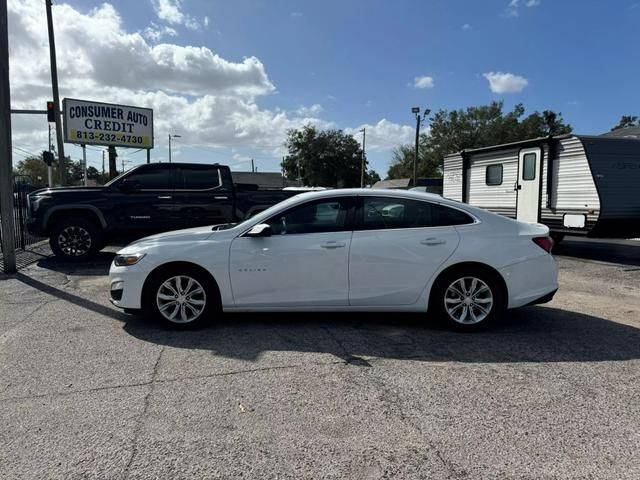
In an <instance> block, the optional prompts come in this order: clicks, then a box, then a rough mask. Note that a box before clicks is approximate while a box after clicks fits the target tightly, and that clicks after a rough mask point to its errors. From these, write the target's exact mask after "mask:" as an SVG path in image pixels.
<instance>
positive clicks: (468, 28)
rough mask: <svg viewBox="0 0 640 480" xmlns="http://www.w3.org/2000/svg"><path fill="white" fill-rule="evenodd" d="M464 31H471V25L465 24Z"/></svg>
mask: <svg viewBox="0 0 640 480" xmlns="http://www.w3.org/2000/svg"><path fill="white" fill-rule="evenodd" d="M462 30H471V25H470V24H468V23H465V24H464V25H462Z"/></svg>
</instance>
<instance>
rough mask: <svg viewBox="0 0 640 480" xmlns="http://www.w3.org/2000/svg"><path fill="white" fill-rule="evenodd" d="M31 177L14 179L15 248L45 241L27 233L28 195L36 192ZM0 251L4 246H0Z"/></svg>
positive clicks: (17, 176)
mask: <svg viewBox="0 0 640 480" xmlns="http://www.w3.org/2000/svg"><path fill="white" fill-rule="evenodd" d="M36 188H37V187H35V186H33V185H32V184H31V180H30V178H29V177H27V176H24V175H14V177H13V223H14V228H15V235H14V238H15V248H17V249H22V250H24V249H25V248H27V247H29V246H30V245H33V244H35V243H37V242H40V241H42V240H43V238H42V237H37V236H35V235H31V234H30V233H29V232H28V231H27V217H28V208H29V204H28V200H27V195H29V193H30V192H32V191H34V190H36ZM0 249H2V246H1V244H0Z"/></svg>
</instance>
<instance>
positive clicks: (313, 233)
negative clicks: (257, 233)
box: [229, 197, 352, 307]
mask: <svg viewBox="0 0 640 480" xmlns="http://www.w3.org/2000/svg"><path fill="white" fill-rule="evenodd" d="M350 204H351V200H350V199H349V198H346V197H333V198H326V199H322V200H316V201H311V202H308V203H304V204H302V205H297V206H295V207H292V208H291V209H289V210H286V211H285V212H282V213H279V214H276V215H275V216H274V217H272V218H271V219H269V220H267V221H266V222H264V223H268V224H269V225H270V226H271V230H272V236H270V237H258V238H256V237H246V236H243V235H241V236H240V237H238V238H236V239H235V240H234V241H233V243H232V244H231V256H230V262H229V271H230V277H231V286H232V289H233V298H234V302H235V305H236V306H237V307H257V306H260V307H268V306H278V307H280V306H282V307H287V306H322V305H337V306H344V305H347V304H348V296H349V246H350V244H351V234H352V232H351V227H350V225H349V224H350V222H349V221H348V220H349V219H348V217H349V213H350V209H351V208H350Z"/></svg>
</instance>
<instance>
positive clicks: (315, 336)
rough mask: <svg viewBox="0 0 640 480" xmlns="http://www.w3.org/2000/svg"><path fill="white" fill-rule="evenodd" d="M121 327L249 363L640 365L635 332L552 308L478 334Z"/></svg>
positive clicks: (248, 321)
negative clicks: (276, 354) (332, 359)
mask: <svg viewBox="0 0 640 480" xmlns="http://www.w3.org/2000/svg"><path fill="white" fill-rule="evenodd" d="M124 328H125V330H126V331H127V332H128V333H129V334H131V335H133V336H134V337H136V338H139V339H141V340H144V341H148V342H153V343H157V344H161V345H167V346H171V347H175V348H184V349H200V350H209V351H210V352H211V354H212V355H214V356H223V357H230V358H238V359H245V360H250V361H254V360H256V359H258V357H259V356H260V355H261V354H262V353H263V352H267V351H297V352H318V353H329V354H333V355H335V356H336V357H339V358H341V359H343V360H344V361H345V362H347V363H350V364H356V365H362V366H368V365H369V363H368V362H367V361H366V359H367V358H369V357H378V358H391V359H412V360H418V361H425V362H470V363H475V362H479V363H482V362H593V361H598V362H599V361H618V360H632V359H638V358H640V329H637V328H634V327H631V326H626V325H622V324H619V323H616V322H612V321H609V320H605V319H602V318H597V317H593V316H589V315H583V314H580V313H576V312H570V311H565V310H560V309H556V308H549V307H528V308H524V309H521V310H516V311H513V312H510V313H509V314H508V315H507V318H506V319H505V320H504V321H503V322H502V323H501V324H499V325H496V326H495V327H493V328H492V329H490V330H488V331H485V332H481V333H475V334H460V333H455V332H451V331H449V330H446V329H444V328H443V327H441V326H439V324H438V323H436V322H430V321H428V320H427V319H426V318H425V317H424V316H420V315H413V314H393V313H378V314H372V313H366V314H365V313H357V314H353V313H352V314H348V315H347V314H335V313H331V314H323V313H317V314H316V313H314V314H309V313H304V314H302V313H297V314H289V313H287V314H227V315H225V316H224V317H223V319H222V320H221V321H219V322H217V323H216V324H214V325H213V326H211V327H210V328H208V329H205V330H199V331H184V332H181V331H167V330H163V329H161V328H158V327H156V326H155V325H153V324H152V323H149V322H146V321H144V320H143V319H141V318H137V317H130V318H129V319H128V320H127V321H126V324H125V327H124Z"/></svg>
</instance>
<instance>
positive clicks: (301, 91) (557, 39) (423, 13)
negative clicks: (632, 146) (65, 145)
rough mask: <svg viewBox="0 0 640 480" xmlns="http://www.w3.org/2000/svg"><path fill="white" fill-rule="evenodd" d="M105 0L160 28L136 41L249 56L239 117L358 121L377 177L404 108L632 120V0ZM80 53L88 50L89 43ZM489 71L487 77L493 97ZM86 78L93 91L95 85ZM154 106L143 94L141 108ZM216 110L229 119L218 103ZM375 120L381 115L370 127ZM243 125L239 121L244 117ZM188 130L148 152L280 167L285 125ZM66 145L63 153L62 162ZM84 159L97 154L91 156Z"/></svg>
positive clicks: (193, 93) (236, 59)
mask: <svg viewBox="0 0 640 480" xmlns="http://www.w3.org/2000/svg"><path fill="white" fill-rule="evenodd" d="M57 3H58V4H61V3H63V2H57ZM110 4H111V5H112V6H113V10H115V12H116V13H117V16H119V19H120V24H119V27H118V28H119V31H120V33H121V34H122V35H124V34H131V33H135V32H140V33H141V34H144V32H145V29H149V28H151V29H154V30H155V31H156V32H160V31H162V30H163V29H165V35H164V36H163V35H161V34H159V35H157V36H156V37H153V34H146V35H145V38H146V42H147V43H148V45H149V46H151V47H153V46H154V45H160V44H164V43H166V44H171V45H173V46H181V47H185V46H194V47H206V48H208V49H209V50H210V51H211V52H212V53H213V54H217V55H218V56H219V57H221V58H222V59H224V60H225V61H227V62H230V63H231V64H233V65H238V64H242V62H243V61H244V59H245V58H247V57H255V58H256V59H257V60H258V61H259V63H260V66H261V67H260V68H259V70H261V71H263V72H264V73H265V74H266V76H267V77H268V82H270V84H271V87H269V88H267V87H265V86H264V82H262V85H261V87H260V88H262V90H261V91H260V93H258V94H255V95H254V94H247V93H246V92H243V93H240V94H239V95H241V96H243V97H242V98H243V100H242V101H243V106H244V107H247V108H248V109H249V110H247V111H250V109H251V108H253V109H257V110H258V111H260V112H262V113H263V114H264V115H263V116H264V117H265V119H266V120H265V119H263V120H265V121H266V122H267V123H275V121H276V118H279V119H280V120H282V118H284V117H286V121H285V120H282V125H285V126H296V125H298V124H300V123H301V122H302V121H303V119H304V118H307V117H309V118H313V119H315V120H314V122H315V123H317V124H318V125H320V126H335V127H337V128H343V129H347V131H349V132H356V131H357V130H358V129H359V128H360V127H362V126H367V127H368V129H369V127H370V128H371V135H372V136H371V142H372V143H371V148H370V149H369V148H368V149H367V150H368V158H369V161H370V162H371V164H372V166H373V168H375V169H376V170H377V171H378V172H379V173H380V174H381V175H382V176H383V177H384V175H385V174H386V171H387V168H388V164H389V160H390V158H391V149H392V148H393V147H394V146H395V145H397V144H398V143H399V142H402V141H407V139H410V137H411V130H412V129H413V128H414V126H415V121H414V120H413V118H412V115H411V113H410V109H411V107H412V106H414V105H419V106H421V107H424V106H428V107H429V108H431V109H432V110H438V109H442V108H444V109H455V108H464V107H467V106H470V105H479V104H486V103H488V102H490V101H492V100H504V102H505V106H506V108H511V107H512V106H513V105H514V104H516V103H523V104H524V105H525V107H526V109H527V111H528V112H532V111H534V110H544V109H552V110H556V111H560V112H562V114H563V115H564V118H565V120H566V121H568V122H569V123H571V124H572V125H573V127H574V130H575V131H576V132H578V133H586V134H598V133H602V132H604V131H607V130H608V129H610V128H611V127H612V126H613V125H614V124H616V123H617V121H618V119H619V117H620V116H621V115H623V114H640V111H639V110H640V89H639V88H638V77H639V73H640V63H639V62H638V45H639V44H640V40H639V37H640V36H639V33H640V27H639V25H640V2H639V1H638V0H611V1H596V0H555V1H552V0H515V1H512V0H483V1H480V0H475V1H471V0H422V1H417V0H396V1H383V0H342V1H338V0H322V1H313V2H312V1H294V0H269V1H266V0H263V1H257V0H233V1H230V0H213V1H204V0H183V1H182V2H176V0H153V1H152V0H140V1H136V2H132V1H123V0H113V1H111V2H110ZM16 5H17V4H16ZM16 5H14V8H15V9H18V7H17V6H16ZM100 5H102V2H91V1H77V0H69V1H68V7H69V8H70V9H73V10H74V11H75V12H77V13H78V15H93V16H92V21H95V20H96V18H98V17H100V16H101V15H103V14H104V11H101V12H100V14H99V15H98V14H96V13H95V10H94V11H93V13H92V9H96V8H101V7H100ZM10 6H11V3H10ZM163 8H164V9H165V10H163ZM172 8H173V9H172ZM167 9H169V10H167ZM59 12H60V13H58V14H57V16H56V22H59V23H60V24H61V25H60V27H59V28H61V29H62V31H63V32H64V31H65V28H66V27H65V26H64V24H63V23H64V21H65V19H64V18H62V17H63V14H62V10H59ZM163 12H164V13H163ZM176 12H177V13H176ZM55 14H56V12H55V11H54V15H55ZM70 31H71V30H70ZM148 32H149V31H148V30H147V33H148ZM166 32H168V33H166ZM64 38H66V36H64ZM64 38H63V40H62V41H65V40H64ZM96 41H98V40H96ZM87 52H88V53H87V55H89V56H90V55H92V53H91V49H87ZM490 73H493V74H494V77H492V78H494V80H495V81H496V82H497V84H495V85H493V90H494V91H492V88H490V82H489V80H488V77H487V74H490ZM507 74H511V75H507ZM420 77H429V78H428V79H423V80H422V82H418V83H421V84H422V86H423V87H425V88H416V79H417V78H420ZM95 80H97V82H96V83H97V84H98V85H99V83H100V79H99V78H97V79H95ZM14 83H16V82H14ZM61 84H64V78H61ZM121 87H122V85H118V88H121ZM125 87H126V88H128V89H129V90H130V91H132V92H136V95H138V97H139V98H151V97H148V96H147V97H144V96H142V93H141V92H142V91H145V92H147V91H148V92H159V91H163V90H164V89H165V88H164V86H163V83H162V78H161V77H159V78H158V79H157V83H156V84H150V85H145V86H144V87H143V88H142V89H137V88H135V85H133V86H132V85H128V86H125ZM114 88H115V87H114ZM94 89H95V93H93V92H92V91H88V92H86V93H85V95H93V96H100V99H103V100H104V99H105V98H104V92H102V93H101V91H100V89H99V88H98V87H94ZM177 90H179V89H176V88H173V90H171V92H169V93H170V95H173V96H179V97H181V98H186V101H187V102H195V101H197V99H198V98H199V97H201V96H203V95H209V97H215V96H216V95H221V94H220V93H219V91H217V90H211V91H207V90H206V89H204V90H203V89H202V88H200V87H198V88H195V87H194V88H191V87H190V89H189V88H187V91H185V92H180V91H177ZM225 95H226V94H225ZM121 96H122V95H121ZM138 97H137V98H138ZM127 98H128V97H127ZM149 101H151V100H149ZM158 101H159V100H158V98H157V96H156V97H154V100H153V101H152V103H153V102H156V103H157V102H158ZM212 102H213V101H212ZM156 103H153V105H152V106H154V108H155V105H156ZM213 103H215V102H213ZM213 103H210V105H213ZM244 107H243V108H244ZM216 108H218V107H215V108H214V107H211V112H209V113H210V115H209V116H206V114H204V115H205V117H203V118H208V119H209V120H208V121H209V122H212V123H211V127H212V131H211V132H212V133H211V135H215V133H216V130H215V122H216V121H217V120H216V119H217V116H216V112H218V110H216ZM229 108H231V107H229ZM200 110H202V109H200ZM156 111H157V113H156V120H162V118H160V117H159V116H158V114H161V113H162V110H161V109H157V110H156ZM279 113H280V117H278V115H279ZM224 114H225V115H230V113H229V111H228V110H225V113H224ZM174 116H175V115H174ZM189 118H191V117H189ZM383 119H385V120H386V123H384V124H380V123H379V122H380V121H381V120H383ZM199 121H202V118H200V120H199ZM242 121H243V122H251V118H250V115H249V114H248V116H247V118H245V119H243V120H242ZM167 122H169V120H167ZM185 122H186V120H185ZM238 122H241V121H240V120H238ZM236 123H237V122H236ZM234 125H236V124H234ZM254 127H255V128H256V129H261V130H251V129H249V130H247V132H254V131H260V132H265V131H266V130H265V129H267V130H268V125H267V126H254ZM190 128H191V127H189V126H188V125H186V123H184V127H183V128H181V125H180V124H179V123H176V122H173V123H167V124H166V125H165V127H163V126H162V124H160V127H158V128H156V133H157V135H156V144H157V148H156V149H155V150H154V152H153V157H154V158H159V159H163V158H165V157H166V153H167V152H166V143H167V141H166V134H167V133H168V132H169V131H172V132H176V133H181V134H182V133H183V131H182V130H184V133H185V135H184V139H180V140H178V141H177V142H176V151H175V155H174V156H175V158H177V159H179V160H182V161H189V160H195V161H218V162H222V163H227V164H232V165H233V166H235V168H236V169H246V168H248V166H249V162H248V161H247V160H248V158H250V157H253V158H255V159H256V163H257V165H258V167H259V169H260V170H261V171H267V170H269V171H273V170H278V168H279V167H278V163H279V155H281V154H282V151H281V149H279V148H278V146H279V145H280V144H281V143H282V140H283V129H284V126H283V127H282V128H280V129H279V130H278V129H274V131H269V132H268V133H265V134H264V136H262V137H260V138H261V139H260V141H257V140H256V141H252V138H251V137H252V135H251V134H247V132H245V133H244V134H243V133H242V132H240V131H236V132H231V133H230V135H231V137H233V138H232V139H227V138H216V139H207V137H206V135H205V134H202V133H201V134H200V135H195V134H194V135H193V136H190V133H189V129H190ZM234 128H236V129H238V128H239V129H240V130H242V128H243V127H238V126H237V125H236V127H234ZM179 130H180V131H179ZM199 130H200V131H201V130H202V128H199ZM196 133H197V132H196ZM368 133H369V132H368ZM261 135H262V134H261ZM77 150H78V149H77V148H76V147H70V151H72V152H74V153H73V155H75V156H77V154H78V153H77ZM91 158H92V161H96V160H95V159H96V158H98V154H97V153H95V154H92V157H91ZM130 160H131V164H135V163H136V162H141V161H143V160H144V155H143V154H142V153H138V154H135V155H131V158H130Z"/></svg>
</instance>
